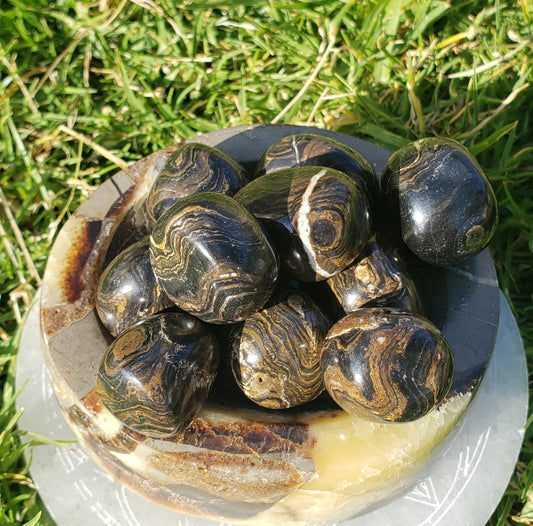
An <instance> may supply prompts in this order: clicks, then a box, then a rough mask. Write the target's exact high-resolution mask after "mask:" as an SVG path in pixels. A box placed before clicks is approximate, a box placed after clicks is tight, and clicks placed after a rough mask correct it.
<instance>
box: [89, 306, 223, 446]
mask: <svg viewBox="0 0 533 526" xmlns="http://www.w3.org/2000/svg"><path fill="white" fill-rule="evenodd" d="M218 364H219V348H218V342H217V340H216V338H215V336H214V333H213V331H212V330H211V328H210V327H208V326H207V325H205V324H203V323H202V322H200V321H199V320H197V319H195V318H193V317H192V316H189V315H188V314H185V313H165V314H158V315H155V316H151V317H148V318H145V319H144V320H143V321H141V322H139V323H137V324H135V325H133V326H132V327H130V328H128V329H126V330H125V331H124V332H122V333H121V334H120V336H119V337H118V338H117V339H116V340H115V341H114V342H113V343H112V344H111V345H110V347H109V348H108V350H107V352H106V354H105V356H104V358H103V360H102V363H101V365H100V369H99V371H98V376H97V383H96V389H97V392H98V395H99V397H100V399H101V401H102V403H103V404H104V405H105V406H106V407H107V408H108V409H109V410H110V411H111V413H113V414H114V415H115V416H116V417H117V418H118V419H119V420H121V421H122V422H123V423H124V424H125V425H126V426H128V427H130V428H132V429H134V430H135V431H138V432H140V433H143V434H145V435H148V436H154V437H164V436H169V435H172V434H175V433H177V432H179V431H181V430H183V429H184V428H185V427H186V426H187V425H188V424H189V423H190V421H191V420H192V418H193V417H194V416H195V415H196V413H197V412H198V411H199V410H200V408H201V407H202V404H203V403H204V401H205V400H206V398H207V396H208V394H209V391H210V389H211V386H212V384H213V382H214V379H215V376H216V373H217V370H218Z"/></svg>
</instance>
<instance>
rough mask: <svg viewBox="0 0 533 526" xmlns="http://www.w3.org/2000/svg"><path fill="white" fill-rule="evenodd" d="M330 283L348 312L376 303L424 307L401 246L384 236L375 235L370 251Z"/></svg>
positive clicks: (414, 308) (407, 307)
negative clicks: (390, 241) (388, 240)
mask: <svg viewBox="0 0 533 526" xmlns="http://www.w3.org/2000/svg"><path fill="white" fill-rule="evenodd" d="M327 284H328V285H329V287H330V289H331V290H332V292H333V293H334V294H335V297H336V298H337V300H338V301H339V303H340V304H341V305H342V308H343V309H344V311H345V312H352V311H354V310H355V309H358V308H360V307H376V306H387V307H394V308H398V309H403V310H408V311H410V312H420V311H421V301H420V294H419V292H418V290H417V286H416V284H415V282H414V280H413V278H412V277H411V276H410V274H409V273H408V271H407V268H406V264H405V263H404V261H403V259H402V255H401V253H400V250H399V249H397V248H395V247H394V246H392V245H391V244H390V243H389V242H387V241H386V240H384V239H383V238H382V237H381V236H375V237H374V238H372V239H371V241H370V243H369V245H368V253H366V254H365V255H364V256H363V257H361V258H360V259H358V260H357V261H356V262H355V263H354V264H353V265H351V266H349V267H348V268H346V269H344V270H342V271H341V272H339V273H338V274H335V275H334V276H332V277H331V278H329V279H328V280H327Z"/></svg>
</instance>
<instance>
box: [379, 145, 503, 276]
mask: <svg viewBox="0 0 533 526" xmlns="http://www.w3.org/2000/svg"><path fill="white" fill-rule="evenodd" d="M382 189H383V190H384V192H385V197H386V199H387V200H388V202H389V203H391V204H392V206H393V208H394V209H396V210H397V213H398V215H399V220H400V228H401V236H402V238H403V240H404V242H405V244H406V245H407V246H408V247H409V248H410V249H411V251H412V252H414V253H415V254H416V255H417V256H418V257H419V258H420V259H422V260H424V261H426V262H427V263H430V264H433V265H438V266H446V265H453V264H457V263H460V262H462V261H465V260H466V259H468V258H470V257H471V256H473V255H475V254H477V253H478V252H480V251H481V250H482V249H483V248H485V246H486V245H487V244H488V242H489V241H490V239H491V237H492V235H493V233H494V230H495V228H496V222H497V215H498V214H497V204H496V198H495V195H494V192H493V191H492V188H491V186H490V183H489V181H488V180H487V178H486V176H485V174H484V173H483V171H482V169H481V167H480V166H479V165H478V163H477V162H476V160H475V159H474V157H473V156H472V155H471V154H470V153H469V152H468V150H466V149H465V148H464V147H463V146H462V145H461V144H459V143H457V142H455V141H452V140H448V139H438V138H428V139H421V140H419V141H416V142H413V143H409V144H408V145H406V146H404V147H403V148H400V149H399V150H397V151H396V152H394V153H393V154H392V155H391V157H390V158H389V160H388V161H387V164H386V165H385V168H384V170H383V175H382Z"/></svg>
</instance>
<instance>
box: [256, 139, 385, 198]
mask: <svg viewBox="0 0 533 526" xmlns="http://www.w3.org/2000/svg"><path fill="white" fill-rule="evenodd" d="M299 166H327V167H328V168H334V169H335V170H339V171H341V172H344V173H345V174H346V175H349V176H350V177H351V178H352V179H353V180H354V181H355V182H356V183H357V184H358V185H359V186H360V187H361V188H363V189H364V191H365V192H366V193H367V197H368V198H369V200H370V201H373V200H374V199H376V197H377V193H378V185H377V179H376V174H375V172H374V169H373V168H372V165H371V164H370V163H369V162H368V160H367V159H366V158H365V157H364V156H363V155H361V154H360V153H359V152H358V151H356V150H354V149H353V148H350V147H349V146H346V145H345V144H342V143H340V142H338V141H336V140H334V139H330V138H329V137H322V136H320V135H315V134H312V133H300V134H296V135H289V136H287V137H284V138H283V139H281V140H279V141H277V142H275V143H274V144H272V145H271V146H270V148H268V150H267V151H266V152H265V154H264V155H263V157H262V159H261V160H260V161H259V164H258V166H257V175H258V176H261V175H264V174H268V173H272V172H278V171H280V170H285V169H288V168H295V167H299Z"/></svg>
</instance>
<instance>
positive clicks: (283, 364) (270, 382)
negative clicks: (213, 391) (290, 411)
mask: <svg viewBox="0 0 533 526" xmlns="http://www.w3.org/2000/svg"><path fill="white" fill-rule="evenodd" d="M330 325H331V323H330V321H329V319H328V318H327V317H326V316H325V315H324V314H323V313H322V312H321V311H320V309H319V308H318V307H317V306H316V305H315V304H314V303H313V302H312V301H311V300H310V299H309V298H307V297H306V296H304V295H302V294H299V293H292V294H288V295H287V297H286V299H284V300H283V301H280V302H279V303H277V304H276V305H273V306H271V307H269V308H267V309H264V310H261V311H259V312H257V313H256V314H254V315H253V316H250V317H249V318H248V319H246V321H245V322H244V324H243V326H242V328H241V329H240V330H239V331H238V332H236V334H235V336H234V338H233V340H232V341H231V355H232V358H231V363H232V367H233V373H234V376H235V380H236V381H237V384H238V385H239V387H240V388H241V389H242V391H243V392H244V394H245V395H246V396H247V397H248V398H249V399H250V400H252V401H253V402H255V403H256V404H258V405H260V406H262V407H266V408H269V409H287V408H289V407H294V406H297V405H301V404H304V403H306V402H309V401H310V400H313V399H315V398H316V397H317V396H318V395H319V394H320V393H321V392H322V391H323V390H324V384H323V381H322V371H321V369H320V354H321V346H322V341H323V339H324V337H325V335H326V333H327V331H328V329H329V327H330Z"/></svg>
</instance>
